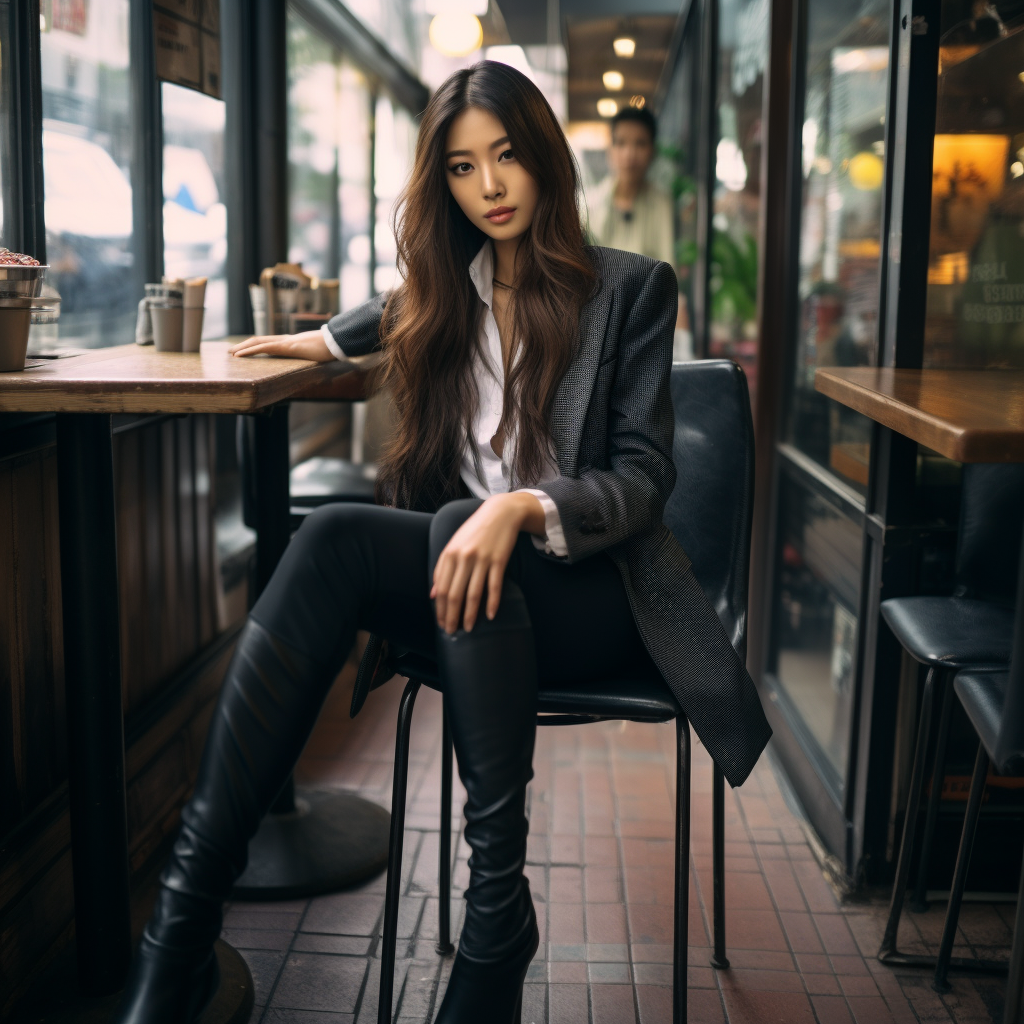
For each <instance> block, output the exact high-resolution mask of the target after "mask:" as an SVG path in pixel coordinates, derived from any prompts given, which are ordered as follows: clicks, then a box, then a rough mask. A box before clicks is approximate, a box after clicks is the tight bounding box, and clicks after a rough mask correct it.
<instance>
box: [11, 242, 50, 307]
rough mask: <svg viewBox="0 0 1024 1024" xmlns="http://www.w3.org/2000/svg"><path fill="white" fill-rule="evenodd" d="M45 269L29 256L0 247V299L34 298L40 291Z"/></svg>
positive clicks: (45, 267)
mask: <svg viewBox="0 0 1024 1024" xmlns="http://www.w3.org/2000/svg"><path fill="white" fill-rule="evenodd" d="M47 269H48V267H47V266H46V265H45V264H42V265H41V264H40V263H39V260H37V259H33V258H32V257H31V256H26V255H25V254H24V253H21V252H11V251H10V250H9V249H4V248H2V247H0V298H7V297H12V296H13V297H18V296H20V297H25V298H30V299H31V298H35V297H36V296H38V295H39V293H40V291H41V290H42V287H43V278H44V277H45V276H46V271H47Z"/></svg>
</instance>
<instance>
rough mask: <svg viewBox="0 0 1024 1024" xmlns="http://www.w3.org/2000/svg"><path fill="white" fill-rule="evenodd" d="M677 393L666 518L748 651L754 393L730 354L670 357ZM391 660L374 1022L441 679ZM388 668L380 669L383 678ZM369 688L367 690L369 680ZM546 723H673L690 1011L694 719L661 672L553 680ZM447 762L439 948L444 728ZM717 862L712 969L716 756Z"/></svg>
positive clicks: (720, 934) (676, 1003) (384, 1016)
mask: <svg viewBox="0 0 1024 1024" xmlns="http://www.w3.org/2000/svg"><path fill="white" fill-rule="evenodd" d="M671 386H672V400H673V404H674V406H675V412H676V428H675V441H674V445H673V460H674V462H675V465H676V470H677V472H678V480H677V482H676V487H675V490H674V491H673V492H672V495H671V496H670V498H669V501H668V503H667V505H666V508H665V519H664V521H665V523H666V525H667V526H668V527H669V528H670V529H671V530H672V532H673V533H674V534H675V535H676V537H677V538H678V539H679V541H680V543H681V544H682V545H683V547H684V548H685V550H686V552H687V554H688V555H689V556H690V558H691V559H692V562H693V568H694V572H695V574H696V576H697V579H698V580H699V581H700V583H701V586H702V587H703V589H704V591H705V593H706V594H707V596H708V598H709V600H710V601H711V602H712V604H713V605H714V606H715V608H716V609H717V611H718V614H719V616H720V618H721V619H722V621H723V622H724V623H725V625H726V628H727V630H728V632H729V635H730V637H731V638H732V641H733V645H734V646H735V647H736V648H737V650H738V651H740V652H741V653H745V647H746V623H747V574H748V567H749V561H750V525H751V510H752V505H753V468H754V448H753V428H752V424H751V415H750V399H749V396H748V393H747V383H746V377H745V376H744V374H743V371H742V370H741V369H740V368H739V367H738V366H737V365H736V364H735V363H732V362H730V361H728V360H707V361H702V362H694V363H677V364H676V365H675V366H673V367H672V378H671ZM376 643H377V641H376V640H373V641H372V644H371V647H370V648H368V656H365V657H364V659H363V662H362V664H361V665H360V676H361V677H364V678H361V679H360V680H359V681H358V682H357V685H356V690H357V692H360V689H361V687H362V686H368V685H369V680H368V678H365V677H366V676H367V675H368V674H369V673H370V672H372V671H373V668H374V666H375V665H376V653H375V652H376V651H377V650H378V648H377V647H375V646H373V645H374V644H376ZM388 669H389V670H390V669H394V670H395V672H396V673H397V674H400V675H403V676H407V677H408V679H409V682H408V684H407V686H406V688H405V693H404V694H403V696H402V702H401V705H400V709H399V713H398V735H397V740H396V744H395V781H394V798H393V802H392V811H391V850H390V855H389V863H388V881H387V895H386V898H385V905H384V935H383V940H382V949H381V984H380V1001H379V1003H378V1011H377V1020H378V1024H391V1012H392V1002H393V995H394V992H393V988H394V974H395V945H396V933H397V924H398V901H399V891H400V889H401V866H402V844H403V837H404V828H405V801H406V786H407V781H408V769H409V731H410V726H411V722H412V712H413V706H414V704H415V700H416V695H417V693H418V691H419V689H420V686H421V685H424V684H425V685H427V686H429V687H432V688H435V689H437V688H439V683H438V679H437V670H436V666H435V665H434V664H433V663H432V662H431V661H429V660H428V659H425V658H420V657H416V656H413V655H409V654H406V655H402V656H396V657H393V658H392V660H391V661H390V663H389V666H388ZM388 674H389V672H388V671H384V672H383V673H379V674H378V675H377V676H376V677H375V678H386V677H387V676H388ZM361 692H363V693H365V689H364V690H362V691H361ZM538 712H539V713H538V716H537V722H538V724H539V725H577V724H584V723H591V722H605V721H623V720H624V721H631V722H670V721H673V720H674V721H675V723H676V736H677V765H676V860H675V944H674V945H675V953H674V966H673V1021H674V1024H684V1022H685V1020H686V950H687V931H686V928H687V917H688V909H689V908H688V897H689V859H690V728H689V722H688V721H687V719H686V717H685V715H684V714H683V712H682V710H681V709H680V707H679V705H678V704H677V703H676V700H675V698H674V697H673V696H672V693H671V692H670V691H669V689H668V687H667V686H666V685H665V684H664V682H662V681H661V680H660V679H651V678H633V679H630V678H620V679H605V680H600V681H595V682H593V683H588V684H587V685H586V687H582V686H571V687H563V686H546V687H544V688H543V689H542V691H541V693H540V698H539V705H538ZM442 742H443V750H442V761H441V838H440V855H439V861H440V873H439V874H440V877H439V906H440V921H439V929H438V943H437V951H438V952H439V953H441V954H445V953H450V952H452V950H453V946H452V943H451V922H450V919H449V918H450V905H451V797H452V741H451V735H450V733H449V731H448V726H447V722H445V723H444V726H443V740H442ZM712 797H713V815H712V817H713V821H712V844H713V850H712V863H713V876H714V883H713V888H714V899H713V903H714V912H713V918H714V956H713V958H712V961H711V962H712V964H713V966H715V967H720V968H724V967H728V966H729V962H728V960H727V959H726V957H725V888H724V874H725V863H724V832H725V810H724V806H725V779H724V776H723V774H722V772H721V771H720V770H719V769H718V767H717V766H715V769H714V783H713V794H712Z"/></svg>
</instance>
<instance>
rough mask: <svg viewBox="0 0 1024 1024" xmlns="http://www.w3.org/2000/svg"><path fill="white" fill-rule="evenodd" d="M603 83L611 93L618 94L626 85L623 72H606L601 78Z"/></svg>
mask: <svg viewBox="0 0 1024 1024" xmlns="http://www.w3.org/2000/svg"><path fill="white" fill-rule="evenodd" d="M601 81H602V82H604V87H605V88H606V89H607V90H608V91H609V92H618V91H619V90H620V89H621V88H622V87H623V86H624V85H625V84H626V80H625V78H623V77H622V72H621V71H606V72H605V73H604V74H603V75H602V76H601Z"/></svg>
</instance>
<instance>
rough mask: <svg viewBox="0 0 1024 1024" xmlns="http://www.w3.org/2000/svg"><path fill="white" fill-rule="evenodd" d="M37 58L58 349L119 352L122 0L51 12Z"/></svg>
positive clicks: (124, 270)
mask: <svg viewBox="0 0 1024 1024" xmlns="http://www.w3.org/2000/svg"><path fill="white" fill-rule="evenodd" d="M72 6H74V5H72ZM40 55H41V56H40V59H41V70H42V85H43V178H44V182H43V184H44V189H45V207H44V216H45V218H46V249H47V262H48V263H49V264H50V268H51V269H50V272H49V275H48V283H49V284H51V285H52V286H54V287H55V288H56V289H57V290H58V291H59V292H60V295H61V298H62V299H63V304H62V307H61V317H60V324H59V338H60V344H61V345H64V346H67V345H74V346H80V347H87V348H96V347H99V346H103V345H117V344H124V343H125V342H128V341H131V340H132V339H133V338H134V330H135V310H136V303H137V301H138V296H137V295H135V293H134V288H133V275H132V274H131V267H132V263H133V257H132V191H131V185H130V184H129V164H130V160H131V120H130V115H129V110H128V92H129V90H128V0H93V2H92V3H90V4H89V5H88V6H87V7H86V6H84V5H82V7H81V8H78V7H74V9H73V10H72V9H71V8H70V7H69V8H68V9H67V10H65V11H64V12H63V13H61V14H58V13H57V12H56V10H55V11H54V16H53V17H52V19H47V21H46V24H45V26H44V31H43V32H42V38H41V50H40ZM5 63H6V62H5Z"/></svg>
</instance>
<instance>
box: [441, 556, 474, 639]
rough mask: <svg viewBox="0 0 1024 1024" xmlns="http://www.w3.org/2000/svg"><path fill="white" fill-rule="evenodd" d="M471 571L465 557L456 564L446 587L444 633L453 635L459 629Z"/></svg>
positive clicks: (470, 563)
mask: <svg viewBox="0 0 1024 1024" xmlns="http://www.w3.org/2000/svg"><path fill="white" fill-rule="evenodd" d="M472 571H473V564H472V562H470V560H469V559H467V558H466V557H465V556H463V557H462V558H460V559H459V560H458V562H457V563H456V566H455V573H454V575H453V576H452V581H451V583H450V584H449V586H448V600H447V601H446V602H445V609H444V631H445V632H446V633H454V632H455V631H456V630H457V629H458V628H459V619H460V618H461V617H462V602H463V598H464V597H465V594H466V587H467V586H468V585H469V578H470V575H471V574H472Z"/></svg>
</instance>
